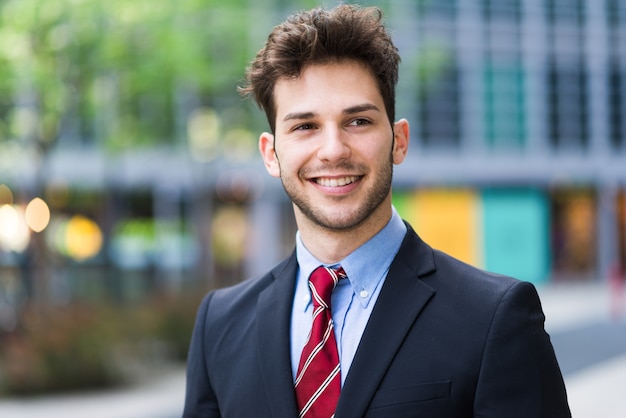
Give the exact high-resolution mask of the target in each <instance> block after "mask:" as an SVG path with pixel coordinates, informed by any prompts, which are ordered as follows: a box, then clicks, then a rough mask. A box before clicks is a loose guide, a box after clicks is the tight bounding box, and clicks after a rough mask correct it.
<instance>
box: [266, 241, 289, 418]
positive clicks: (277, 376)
mask: <svg viewBox="0 0 626 418" xmlns="http://www.w3.org/2000/svg"><path fill="white" fill-rule="evenodd" d="M297 267H298V265H297V261H296V257H295V253H294V254H293V255H292V256H291V257H290V258H288V259H287V260H286V261H285V262H283V263H281V264H280V265H279V266H277V267H276V268H275V269H274V270H272V272H271V273H270V274H271V275H272V276H273V278H274V282H273V283H272V284H271V285H270V286H268V287H267V289H265V290H264V291H263V292H262V293H261V294H260V295H259V299H258V303H257V319H256V321H257V327H256V328H257V329H256V332H257V341H258V354H259V360H260V362H259V367H260V370H261V376H262V379H263V384H264V389H265V393H266V396H267V399H268V403H269V405H270V409H271V410H272V416H274V417H289V416H297V415H298V409H297V406H296V400H295V391H294V388H293V377H292V372H291V353H290V342H289V329H290V320H291V307H292V299H293V293H294V288H295V278H296V272H297ZM288 394H293V396H289V395H288Z"/></svg>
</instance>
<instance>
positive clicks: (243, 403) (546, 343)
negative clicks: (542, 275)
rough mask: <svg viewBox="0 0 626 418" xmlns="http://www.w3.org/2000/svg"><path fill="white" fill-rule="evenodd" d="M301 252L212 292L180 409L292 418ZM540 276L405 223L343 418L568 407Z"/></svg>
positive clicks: (528, 414)
mask: <svg viewBox="0 0 626 418" xmlns="http://www.w3.org/2000/svg"><path fill="white" fill-rule="evenodd" d="M297 267H298V266H297V261H296V257H295V254H292V255H291V257H289V258H287V259H286V260H284V261H283V262H282V263H280V264H279V265H277V266H276V267H275V268H273V269H272V270H271V271H270V272H268V273H267V274H265V275H264V276H262V277H259V278H254V279H250V280H248V281H245V282H243V283H240V284H238V285H236V286H234V287H230V288H226V289H220V290H216V291H214V292H212V293H209V294H208V295H207V296H206V298H205V299H204V301H203V302H202V304H201V306H200V309H199V311H198V316H197V319H196V325H195V330H194V333H193V337H192V342H191V347H190V350H189V357H188V364H187V392H186V400H185V410H184V413H183V417H184V418H195V417H198V418H199V417H228V418H249V417H261V418H266V417H267V418H270V417H274V418H293V417H297V416H298V413H297V407H296V400H295V394H294V389H293V378H292V372H291V362H290V348H289V344H290V342H289V341H290V339H289V328H290V316H291V306H292V298H293V293H294V284H295V277H296V271H297ZM543 324H544V315H543V313H542V310H541V305H540V301H539V298H538V296H537V292H536V290H535V288H534V287H533V285H532V284H530V283H527V282H521V281H518V280H515V279H512V278H508V277H504V276H499V275H494V274H490V273H487V272H484V271H482V270H478V269H476V268H474V267H471V266H468V265H466V264H463V263H461V262H460V261H458V260H456V259H454V258H452V257H450V256H448V255H446V254H444V253H441V252H439V251H435V250H433V249H432V248H430V247H429V246H428V245H427V244H425V243H424V242H423V241H422V240H421V239H420V238H419V237H418V236H417V235H416V234H415V232H413V230H412V229H411V228H410V227H409V228H408V231H407V234H406V236H405V238H404V241H403V243H402V246H401V248H400V250H399V251H398V254H397V255H396V257H395V259H394V261H393V262H392V264H391V267H390V269H389V273H388V276H387V279H386V280H385V283H384V286H383V288H382V290H381V293H380V296H379V298H378V301H377V302H376V305H375V307H374V310H373V312H372V315H371V317H370V320H369V322H368V324H367V327H366V329H365V331H364V333H363V336H362V339H361V342H360V345H359V347H358V349H357V352H356V355H355V358H354V360H353V363H352V366H351V367H350V370H349V372H348V375H347V377H346V380H345V384H344V386H343V388H342V392H341V397H340V399H339V404H338V405H337V411H336V418H349V417H353V418H360V417H372V418H374V417H381V418H382V417H384V418H400V417H428V418H433V417H454V418H462V417H493V418H502V417H507V418H515V417H520V418H534V417H556V418H562V417H570V416H571V415H570V412H569V408H568V405H567V397H566V392H565V387H564V384H563V378H562V376H561V372H560V369H559V366H558V364H557V361H556V358H555V355H554V350H553V348H552V344H551V343H550V338H549V336H548V335H547V334H546V332H545V331H544V326H543Z"/></svg>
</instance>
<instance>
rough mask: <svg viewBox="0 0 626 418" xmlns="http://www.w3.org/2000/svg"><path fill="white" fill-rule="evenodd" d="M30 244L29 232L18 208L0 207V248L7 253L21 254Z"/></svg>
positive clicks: (22, 214) (22, 213) (10, 206)
mask: <svg viewBox="0 0 626 418" xmlns="http://www.w3.org/2000/svg"><path fill="white" fill-rule="evenodd" d="M29 242H30V232H29V230H28V226H27V225H26V220H25V218H24V211H23V210H22V209H21V208H20V207H16V206H12V205H2V206H1V207H0V247H2V248H3V249H5V250H8V251H15V252H18V253H21V252H23V251H24V250H26V248H27V247H28V244H29Z"/></svg>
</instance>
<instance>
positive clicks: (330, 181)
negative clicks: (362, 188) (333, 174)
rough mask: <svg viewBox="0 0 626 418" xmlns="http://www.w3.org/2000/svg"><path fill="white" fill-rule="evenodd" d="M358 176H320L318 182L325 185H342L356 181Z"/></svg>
mask: <svg viewBox="0 0 626 418" xmlns="http://www.w3.org/2000/svg"><path fill="white" fill-rule="evenodd" d="M357 178H358V177H357V176H347V177H341V178H332V179H329V178H321V177H320V178H318V179H317V180H316V181H317V184H319V185H321V186H325V187H341V186H345V185H346V184H350V183H354V182H355V181H356V179H357Z"/></svg>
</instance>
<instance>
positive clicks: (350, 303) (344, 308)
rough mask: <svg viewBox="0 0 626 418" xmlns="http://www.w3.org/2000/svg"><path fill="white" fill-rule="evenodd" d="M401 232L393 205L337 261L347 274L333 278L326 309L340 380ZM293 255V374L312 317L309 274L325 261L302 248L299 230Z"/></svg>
mask: <svg viewBox="0 0 626 418" xmlns="http://www.w3.org/2000/svg"><path fill="white" fill-rule="evenodd" d="M405 234H406V225H404V222H403V221H402V219H401V218H400V216H399V215H398V213H397V212H396V210H395V208H393V209H392V216H391V219H390V220H389V222H388V223H387V225H386V226H385V227H384V228H383V229H382V230H381V231H380V232H378V234H376V235H375V236H374V237H372V238H371V239H370V240H369V241H367V242H366V243H365V244H363V245H362V246H360V247H359V248H357V249H356V250H355V251H353V252H352V253H351V254H350V255H348V256H347V257H346V258H344V259H343V260H341V261H340V263H339V264H341V267H343V269H344V270H345V272H346V274H347V276H348V280H340V281H339V283H338V284H337V287H336V288H335V290H334V292H333V295H332V300H331V309H332V316H333V322H334V326H335V338H336V339H337V349H338V350H339V359H340V362H341V384H342V386H343V383H344V381H345V378H346V375H347V374H348V370H349V369H350V365H351V364H352V359H353V358H354V354H355V353H356V349H357V347H358V345H359V341H360V340H361V335H362V334H363V330H364V329H365V325H367V321H368V320H369V317H370V314H371V313H372V309H373V308H374V305H375V304H376V299H377V298H378V294H379V293H380V289H381V288H382V286H383V282H384V281H385V277H386V276H387V272H388V271H389V266H390V265H391V262H392V261H393V258H394V257H395V256H396V253H397V252H398V250H399V249H400V245H401V244H402V240H403V239H404V235H405ZM296 255H297V259H298V266H299V269H298V274H297V277H296V291H295V295H294V301H293V310H292V313H291V367H292V371H293V376H294V380H295V376H296V373H297V371H298V363H299V362H300V353H301V352H302V348H303V347H304V344H306V340H307V338H308V335H309V331H310V329H311V324H312V321H313V317H312V316H313V304H312V303H311V293H310V290H309V286H308V279H309V276H310V275H311V273H312V272H313V270H315V269H316V268H317V267H319V266H320V265H322V264H324V263H321V262H320V261H318V260H317V259H316V258H315V257H314V256H313V255H312V254H311V253H310V252H309V251H308V250H307V249H306V248H305V246H304V244H303V243H302V239H301V238H300V234H299V232H298V233H296ZM333 265H336V264H333ZM326 266H329V265H326Z"/></svg>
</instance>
